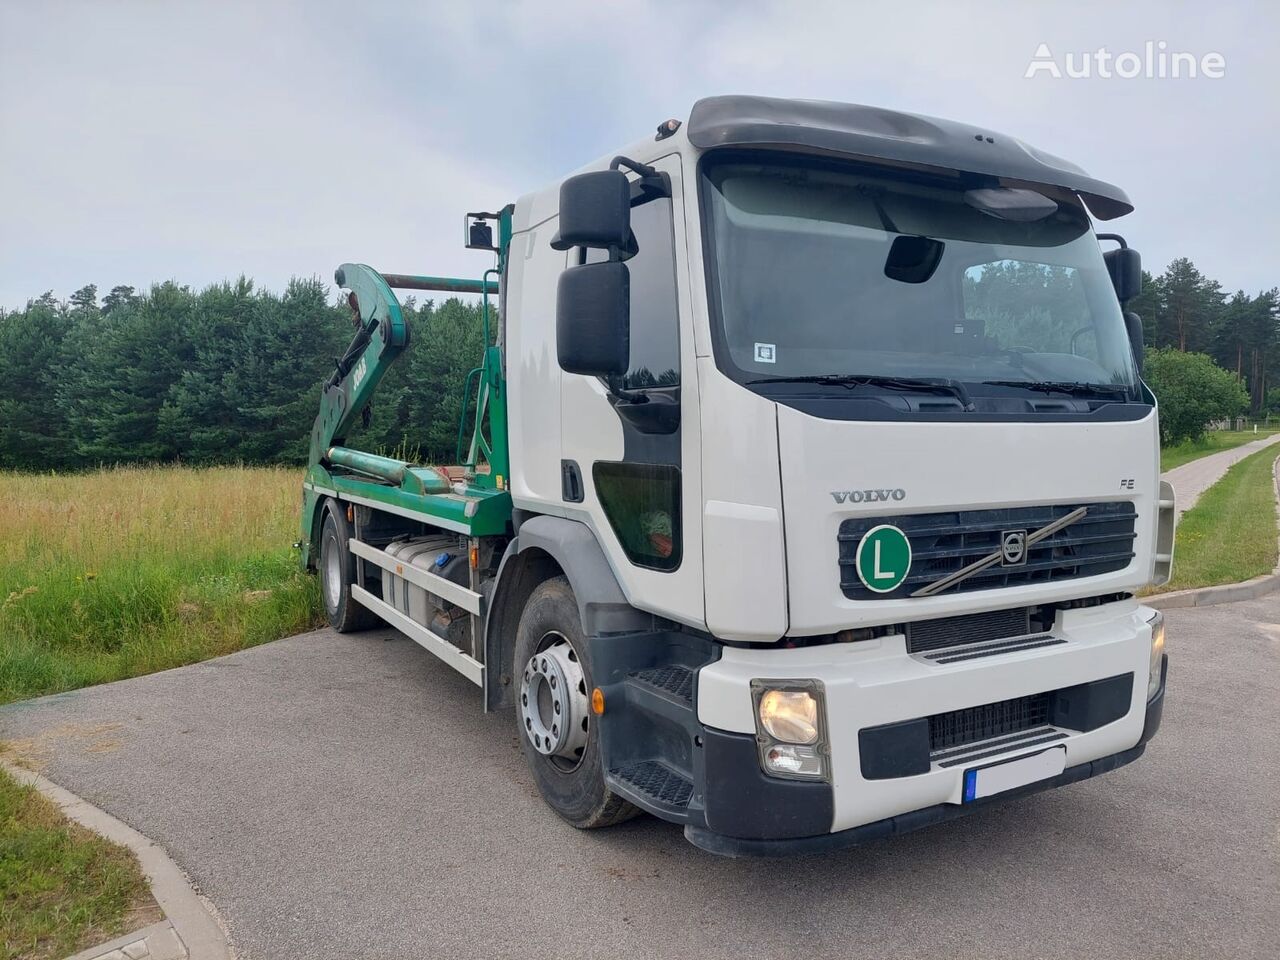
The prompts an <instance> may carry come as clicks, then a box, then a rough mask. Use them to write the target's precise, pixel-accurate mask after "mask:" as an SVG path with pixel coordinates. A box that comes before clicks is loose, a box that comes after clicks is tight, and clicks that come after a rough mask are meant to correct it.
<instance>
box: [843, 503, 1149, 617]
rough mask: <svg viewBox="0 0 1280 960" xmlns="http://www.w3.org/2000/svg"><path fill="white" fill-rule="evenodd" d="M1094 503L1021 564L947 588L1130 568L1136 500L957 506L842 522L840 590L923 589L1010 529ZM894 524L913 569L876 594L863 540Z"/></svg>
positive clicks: (993, 546)
mask: <svg viewBox="0 0 1280 960" xmlns="http://www.w3.org/2000/svg"><path fill="white" fill-rule="evenodd" d="M1082 506H1083V507H1086V508H1087V509H1088V513H1086V514H1085V516H1083V517H1081V518H1080V519H1079V520H1077V521H1075V522H1074V523H1072V524H1070V525H1069V526H1067V527H1064V528H1063V529H1061V530H1059V531H1058V532H1057V533H1054V534H1052V535H1050V536H1048V537H1046V538H1045V539H1043V540H1041V541H1040V542H1039V543H1036V544H1032V545H1031V546H1029V547H1027V549H1026V559H1025V562H1023V563H1021V564H1019V565H1017V566H1007V567H1006V566H1003V565H1001V564H999V563H997V564H995V565H993V566H990V567H988V568H987V569H985V570H981V571H979V572H978V573H975V574H973V575H972V576H970V577H969V578H968V579H966V580H962V581H960V582H959V583H958V584H955V585H954V586H951V587H948V588H947V589H946V590H945V591H943V593H944V594H947V593H952V592H958V593H962V592H968V591H972V590H994V589H998V588H1000V587H1013V586H1023V585H1025V584H1032V583H1048V582H1052V581H1058V580H1072V579H1076V578H1079V577H1092V576H1097V575H1098V574H1102V573H1114V572H1115V571H1117V570H1123V569H1124V568H1125V567H1127V566H1128V565H1129V561H1130V560H1132V559H1133V556H1134V554H1133V541H1134V538H1135V536H1136V534H1135V532H1134V523H1135V521H1136V520H1137V516H1138V515H1137V511H1136V510H1135V509H1134V506H1133V504H1132V503H1129V502H1127V501H1113V502H1109V503H1086V504H1059V505H1050V506H1036V507H1008V508H1004V509H999V510H954V511H949V512H946V513H917V514H908V515H904V516H893V517H880V516H877V517H865V518H862V517H855V518H850V519H848V520H845V521H844V522H843V523H841V524H840V530H839V533H838V535H837V536H838V540H839V557H840V559H839V563H840V589H841V591H842V592H843V593H844V595H845V596H846V597H848V598H849V599H850V600H885V599H890V600H891V599H897V598H902V597H909V596H910V595H911V594H912V593H914V592H915V591H917V590H919V589H921V588H922V587H924V586H926V585H928V584H930V583H932V582H933V581H935V580H939V579H941V578H942V577H945V576H947V575H948V574H951V573H955V572H956V571H957V570H961V569H963V568H964V567H967V566H969V564H971V563H975V562H976V561H978V560H981V559H982V558H983V557H986V556H988V555H990V554H991V553H994V552H995V551H997V550H999V549H1000V540H1001V536H1002V534H1003V533H1004V532H1005V531H1010V530H1025V531H1026V532H1027V533H1028V534H1031V533H1033V532H1035V531H1036V530H1038V529H1040V528H1041V527H1043V526H1046V525H1047V524H1050V523H1052V522H1053V521H1055V520H1057V519H1059V518H1061V517H1064V516H1066V515H1067V514H1068V513H1071V512H1072V511H1073V510H1078V509H1079V508H1080V507H1082ZM881 524H890V525H892V526H895V527H897V528H898V529H900V530H901V531H902V532H903V533H904V534H906V536H907V539H908V540H909V541H910V542H911V569H910V570H909V571H908V573H907V577H906V579H905V580H904V581H903V582H902V583H901V584H900V585H899V586H898V587H897V588H895V589H894V590H893V591H891V592H889V593H876V592H874V591H872V590H870V589H868V588H867V586H866V585H865V584H864V583H863V582H862V581H861V580H860V579H859V577H858V571H857V555H858V545H859V544H860V543H861V542H862V538H863V537H864V536H866V534H867V532H868V531H869V530H871V528H872V527H876V526H880V525H881Z"/></svg>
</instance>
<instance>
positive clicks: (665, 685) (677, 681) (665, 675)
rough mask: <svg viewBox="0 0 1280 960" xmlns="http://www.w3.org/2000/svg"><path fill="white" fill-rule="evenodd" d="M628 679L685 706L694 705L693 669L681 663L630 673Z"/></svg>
mask: <svg viewBox="0 0 1280 960" xmlns="http://www.w3.org/2000/svg"><path fill="white" fill-rule="evenodd" d="M627 680H628V681H630V682H631V683H633V684H635V685H637V686H643V687H647V688H649V689H651V690H654V691H657V692H658V693H660V694H662V695H664V696H667V697H669V698H671V699H672V700H675V701H677V702H679V703H681V704H683V705H685V706H689V707H691V706H693V671H692V670H691V669H689V668H688V667H686V666H682V665H680V664H670V665H667V666H662V667H651V668H649V669H647V670H637V671H636V672H635V673H632V674H629V675H628V677H627Z"/></svg>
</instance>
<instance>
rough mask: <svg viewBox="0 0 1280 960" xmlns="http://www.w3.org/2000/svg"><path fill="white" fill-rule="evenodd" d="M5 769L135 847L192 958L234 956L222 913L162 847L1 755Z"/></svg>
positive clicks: (67, 811) (88, 824) (70, 814)
mask: <svg viewBox="0 0 1280 960" xmlns="http://www.w3.org/2000/svg"><path fill="white" fill-rule="evenodd" d="M0 767H3V768H4V770H5V771H6V772H8V773H9V774H10V775H12V776H13V777H14V778H15V779H16V780H18V782H20V783H25V784H29V785H30V786H32V787H34V788H35V789H36V790H38V791H39V792H40V793H41V794H43V795H44V796H45V797H46V798H48V799H49V800H50V801H51V802H52V803H54V804H55V805H56V806H57V807H58V808H59V809H60V810H61V811H62V813H63V814H64V815H65V816H66V817H67V818H68V819H70V820H74V821H75V822H76V823H78V824H80V825H81V826H83V827H85V828H86V829H89V830H92V831H93V832H94V833H96V834H99V835H100V836H103V837H106V838H107V839H108V840H111V841H112V842H114V843H118V844H120V845H121V846H122V847H127V848H128V849H129V850H130V851H132V853H133V855H134V856H135V857H137V858H138V865H139V866H140V867H141V868H142V872H143V873H144V874H145V875H146V878H147V881H148V882H149V883H150V884H151V895H152V896H153V897H154V898H155V901H156V903H157V904H159V906H160V909H161V910H162V911H164V915H165V918H166V919H167V920H168V921H169V923H171V924H172V925H173V929H174V932H175V933H177V935H178V937H179V939H180V940H181V941H182V944H183V946H184V947H185V948H186V951H187V955H188V956H189V957H190V958H191V960H235V951H234V950H233V949H232V947H231V941H230V938H229V937H228V936H227V932H226V930H225V928H224V927H223V924H222V921H221V918H220V917H219V916H218V913H217V911H216V910H215V909H214V907H213V905H212V904H211V903H209V901H208V900H206V899H205V898H204V897H202V896H200V894H199V893H197V892H196V890H195V888H194V887H192V885H191V881H190V880H189V879H188V878H187V875H186V874H185V873H183V872H182V868H181V867H179V866H178V865H177V864H176V863H174V862H173V860H172V859H171V858H170V857H169V854H168V853H166V852H165V850H164V848H163V847H161V846H160V845H159V844H158V843H156V842H155V841H153V840H149V839H148V838H147V837H144V836H143V835H142V834H141V833H139V832H138V831H137V830H135V829H133V827H131V826H129V825H128V824H126V823H124V822H122V821H120V820H117V819H116V818H115V817H113V816H112V815H111V814H109V813H107V812H106V811H105V810H102V809H100V808H99V807H95V806H94V805H93V804H91V803H89V801H87V800H85V799H83V798H82V797H78V796H76V795H75V794H74V793H72V792H71V791H70V790H66V789H64V788H63V787H60V786H58V785H57V784H56V783H53V782H52V781H51V780H48V779H46V778H45V777H42V776H41V775H40V774H38V773H35V772H34V771H31V770H28V769H26V768H25V767H21V766H18V765H17V764H15V763H12V762H10V761H8V760H4V759H0Z"/></svg>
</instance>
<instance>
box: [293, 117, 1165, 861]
mask: <svg viewBox="0 0 1280 960" xmlns="http://www.w3.org/2000/svg"><path fill="white" fill-rule="evenodd" d="M1131 209H1132V206H1131V204H1130V202H1129V199H1128V198H1127V197H1126V195H1125V194H1124V192H1123V191H1121V190H1120V189H1118V188H1117V187H1115V186H1112V185H1110V184H1108V183H1105V182H1102V181H1100V180H1096V179H1093V178H1091V177H1089V176H1088V175H1087V174H1086V173H1085V172H1084V171H1082V170H1081V169H1080V168H1079V167H1077V166H1075V165H1073V164H1071V163H1068V162H1066V161H1064V160H1061V159H1059V158H1057V157H1054V156H1051V155H1049V154H1046V153H1044V152H1042V151H1039V150H1037V149H1035V148H1033V147H1031V146H1028V145H1027V144H1025V143H1022V142H1020V141H1018V140H1015V139H1013V138H1012V137H1008V136H1005V135H1002V134H999V133H995V132H993V131H991V130H988V129H986V128H983V127H972V126H967V125H962V124H958V123H952V122H948V121H943V120H936V119H932V118H927V117H921V116H915V115H910V114H903V113H896V112H891V111H887V110H881V109H874V108H870V107H863V106H854V105H847V104H837V103H820V102H812V101H790V100H776V99H768V98H760V97H739V96H729V97H715V98H711V99H706V100H702V101H699V102H698V103H697V104H695V105H694V107H693V109H692V111H691V113H690V115H689V117H688V118H687V120H684V121H677V120H671V121H667V122H666V123H663V124H662V125H661V126H659V128H658V132H657V134H656V135H651V136H648V137H646V138H644V139H642V140H640V141H639V142H637V143H634V144H632V145H630V146H628V147H626V148H625V149H623V150H622V151H621V152H620V153H618V154H610V155H609V156H607V157H605V158H603V159H602V160H600V161H599V162H597V163H595V164H592V165H590V166H589V167H587V168H585V169H584V170H583V171H580V172H579V173H577V174H576V175H573V176H570V177H568V178H566V179H565V180H563V181H561V182H559V183H555V184H551V185H550V186H548V187H546V188H545V189H543V190H539V191H537V192H535V193H531V194H528V195H527V196H524V197H521V198H520V199H519V200H518V201H516V203H515V204H513V205H510V206H507V207H505V208H503V209H502V210H501V211H500V212H499V213H481V214H470V215H468V217H469V221H468V227H469V230H468V245H469V246H472V247H477V248H481V249H489V250H493V251H494V252H496V254H497V266H496V267H495V268H494V269H492V270H490V271H488V272H487V273H486V274H485V276H484V278H483V279H482V280H480V281H465V280H449V279H445V278H438V277H422V276H405V275H392V274H379V273H377V272H376V271H373V270H371V269H370V268H367V267H361V266H355V265H350V264H349V265H346V266H344V267H343V268H342V269H341V270H340V271H339V274H338V281H339V283H340V284H342V285H343V286H344V287H347V288H349V289H350V290H351V301H350V302H351V306H352V308H353V312H354V322H355V325H356V328H357V333H356V337H355V339H354V340H353V342H352V346H351V348H350V349H349V350H348V352H347V355H346V356H344V357H343V358H342V360H340V361H339V362H338V369H337V370H336V371H335V373H334V376H333V377H332V378H331V379H330V381H329V382H328V383H326V385H325V392H324V398H323V400H322V408H321V414H320V416H319V417H318V418H317V420H316V427H315V433H314V435H313V438H312V439H313V444H312V446H313V449H312V462H311V467H310V469H309V472H308V476H307V479H306V482H305V485H304V499H303V507H304V509H303V538H302V541H301V543H300V546H301V547H302V551H303V554H304V560H305V562H306V563H307V564H308V566H311V567H315V568H318V569H319V571H320V573H321V582H322V585H323V591H322V592H323V595H324V599H325V605H326V608H327V610H328V612H329V616H330V619H331V621H332V622H333V624H334V625H335V626H336V627H338V628H339V629H342V630H346V629H354V628H356V627H359V626H362V625H365V624H367V623H368V622H370V617H371V615H376V616H377V617H379V618H381V619H382V620H384V621H386V622H387V623H390V624H391V625H393V626H395V627H397V628H399V629H401V630H403V631H404V632H405V633H406V634H408V635H409V636H410V637H412V638H413V639H415V640H416V641H418V642H419V643H420V644H422V646H424V647H425V648H426V649H428V650H430V651H431V652H433V653H435V654H436V655H437V656H439V657H440V658H441V659H442V660H444V661H445V662H446V663H448V664H450V665H451V666H453V667H455V668H456V669H458V670H459V671H461V672H462V673H463V674H464V675H465V676H467V677H468V678H470V679H471V680H472V681H473V682H475V683H476V684H477V685H478V686H480V687H481V689H482V691H483V700H484V705H485V708H486V709H509V710H511V711H512V712H513V714H514V717H515V722H516V724H517V726H518V729H519V731H520V737H521V741H522V743H523V746H524V752H525V754H526V757H527V759H528V762H529V765H530V769H531V771H532V774H533V777H534V779H535V781H536V782H537V785H538V787H539V789H540V790H541V793H542V795H543V797H544V798H545V799H546V801H547V803H548V804H549V805H550V806H551V807H552V808H553V809H554V810H555V811H556V812H557V813H558V814H560V816H562V817H563V818H564V819H565V820H567V821H569V822H570V823H572V824H574V825H575V826H578V827H597V826H604V825H608V824H611V823H616V822H618V821H619V820H622V819H625V818H626V817H628V816H630V815H632V814H634V813H636V812H637V811H640V810H644V811H648V812H650V813H652V814H654V815H656V816H658V817H661V818H663V819H665V820H669V821H673V822H675V823H679V824H683V826H684V830H685V834H686V836H687V837H688V839H689V840H690V841H692V842H693V843H695V844H697V845H698V846H700V847H703V848H705V849H707V850H711V851H714V852H718V853H728V854H744V853H758V854H780V853H782V854H785V853H800V852H808V851H814V850H820V849H828V848H834V847H839V846H843V845H848V844H855V843H858V842H862V841H865V840H868V839H874V838H878V837H883V836H886V835H890V834H895V833H899V832H903V831H906V830H911V829H914V828H917V827H920V826H924V825H927V824H931V823H936V822H938V821H942V820H947V819H950V818H952V817H955V816H959V815H962V814H965V813H967V812H969V811H971V810H974V809H977V808H979V807H981V806H983V805H984V804H987V803H989V802H992V801H995V800H997V799H999V798H1001V797H1008V796H1012V795H1017V794H1022V793H1026V792H1030V791H1035V790H1040V789H1044V788H1047V787H1053V786H1059V785H1063V784H1068V783H1072V782H1075V781H1077V780H1082V779H1084V778H1087V777H1092V776H1095V775H1097V774H1100V773H1103V772H1106V771H1108V770H1112V769H1114V768H1116V767H1119V766H1121V765H1123V764H1126V763H1129V762H1130V761H1132V760H1135V759H1137V758H1138V757H1139V756H1140V755H1141V754H1142V752H1143V750H1144V747H1145V744H1146V743H1147V741H1148V740H1149V739H1150V738H1151V737H1152V735H1153V734H1154V733H1155V732H1156V728H1157V727H1158V726H1159V723H1160V717H1161V709H1162V703H1163V697H1164V689H1165V670H1166V658H1165V655H1164V630H1163V625H1162V621H1161V616H1160V614H1159V613H1158V612H1157V611H1155V610H1153V609H1151V608H1149V607H1146V606H1143V605H1142V604H1141V603H1140V602H1139V601H1138V600H1137V599H1135V592H1136V591H1139V590H1141V589H1142V588H1143V587H1145V586H1147V585H1150V584H1159V583H1163V582H1165V581H1167V579H1168V577H1169V575H1170V570H1171V563H1172V543H1173V524H1174V511H1173V497H1172V491H1171V490H1170V489H1169V488H1168V486H1167V485H1165V484H1162V483H1161V481H1160V479H1159V468H1158V463H1159V449H1158V444H1159V441H1158V430H1157V424H1156V404H1155V400H1154V398H1153V396H1152V395H1151V393H1150V392H1149V391H1148V390H1147V389H1146V387H1145V386H1144V384H1143V383H1142V380H1141V377H1140V369H1141V362H1142V340H1141V324H1140V322H1138V319H1137V318H1136V317H1135V316H1133V315H1132V314H1126V313H1125V312H1124V310H1123V305H1124V302H1125V301H1126V300H1128V299H1129V298H1131V297H1132V296H1134V295H1135V294H1136V292H1137V290H1138V283H1139V282H1140V276H1141V272H1140V267H1139V261H1138V256H1137V254H1136V252H1134V251H1133V250H1131V249H1129V248H1128V247H1127V246H1126V245H1125V243H1124V241H1123V240H1122V239H1121V238H1119V237H1118V236H1115V235H1114V234H1098V233H1096V232H1095V227H1094V223H1093V220H1094V219H1097V220H1110V219H1112V218H1114V217H1117V216H1120V215H1123V214H1125V213H1128V212H1129V211H1130V210H1131ZM1091 215H1092V216H1091ZM495 226H496V227H497V233H498V236H497V237H496V239H495V237H494V229H493V228H494V227H495ZM1102 243H1106V244H1107V245H1108V247H1109V249H1107V250H1106V251H1105V252H1104V249H1103V247H1102ZM1112 244H1118V246H1117V247H1116V248H1114V249H1110V245H1112ZM392 288H405V289H426V290H471V291H474V292H479V293H482V294H483V295H484V296H485V298H486V304H487V303H488V297H489V295H490V294H494V293H496V294H497V296H498V302H499V304H500V306H501V310H500V313H499V314H498V315H497V316H496V317H494V318H492V320H493V333H492V336H490V335H489V334H488V333H486V343H487V347H486V353H485V356H484V358H483V359H482V361H481V364H480V366H478V367H477V368H476V370H475V371H473V373H474V374H475V376H474V377H473V378H472V379H471V380H470V381H469V385H468V390H469V402H470V404H471V405H470V406H469V407H468V411H471V412H468V411H464V418H465V417H468V416H471V415H472V413H473V414H474V432H473V433H472V436H471V442H470V445H469V447H466V448H465V449H464V444H463V443H462V442H461V441H462V440H464V439H465V438H464V437H463V436H462V434H461V432H460V443H459V456H458V457H457V462H455V463H452V464H448V465H426V466H424V465H414V464H408V463H404V462H401V461H394V460H389V459H387V458H383V457H375V456H371V455H369V454H367V453H363V452H360V451H358V450H354V449H351V448H349V447H346V446H344V442H345V440H344V438H345V435H346V434H347V432H348V430H349V429H354V422H355V420H356V419H357V418H358V417H359V415H360V414H361V413H362V412H363V410H364V409H365V407H366V405H367V402H368V398H369V396H370V395H371V392H372V390H373V389H374V387H375V386H376V383H377V380H378V379H379V378H380V376H381V373H382V371H383V370H384V369H385V367H386V365H387V364H389V363H390V362H391V361H393V360H394V358H395V356H396V354H397V353H398V351H399V350H401V349H403V348H404V347H405V346H407V331H406V330H405V329H404V325H403V318H402V317H401V316H400V313H399V305H398V302H397V301H396V298H395V296H394V294H392V293H391V289H392ZM489 319H490V317H489V314H488V309H487V306H486V320H487V321H488V320H489ZM420 349H424V348H420ZM425 349H430V345H427V346H426V347H425ZM432 749H433V750H437V751H446V752H447V750H448V749H449V747H448V745H447V744H436V745H434V746H433V748H432ZM459 759H461V758H459Z"/></svg>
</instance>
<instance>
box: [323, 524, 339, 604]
mask: <svg viewBox="0 0 1280 960" xmlns="http://www.w3.org/2000/svg"><path fill="white" fill-rule="evenodd" d="M324 599H325V602H326V603H327V604H328V605H329V609H330V610H337V609H338V602H339V601H340V600H341V599H342V558H341V557H340V556H339V555H338V545H337V544H336V543H334V541H333V537H326V538H325V541H324Z"/></svg>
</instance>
